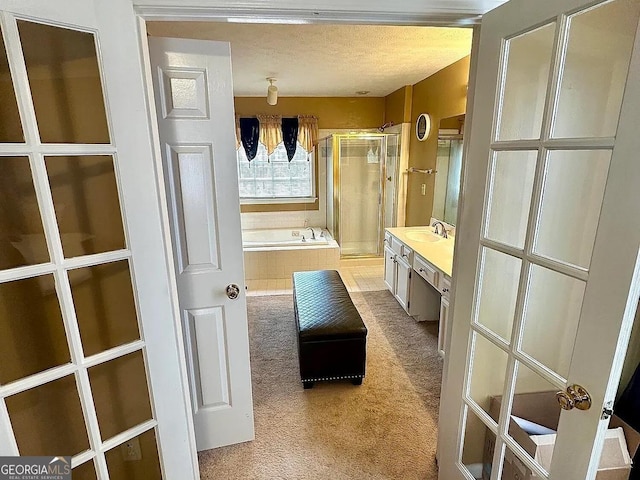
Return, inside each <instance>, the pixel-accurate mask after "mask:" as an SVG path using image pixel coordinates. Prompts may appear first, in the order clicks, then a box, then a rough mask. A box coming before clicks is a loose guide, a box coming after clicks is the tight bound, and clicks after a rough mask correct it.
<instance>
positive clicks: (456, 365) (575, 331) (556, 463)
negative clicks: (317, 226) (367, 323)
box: [439, 0, 640, 480]
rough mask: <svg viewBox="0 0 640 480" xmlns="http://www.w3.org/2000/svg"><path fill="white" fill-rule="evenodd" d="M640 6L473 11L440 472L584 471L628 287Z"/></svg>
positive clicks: (606, 394) (515, 3)
mask: <svg viewBox="0 0 640 480" xmlns="http://www.w3.org/2000/svg"><path fill="white" fill-rule="evenodd" d="M639 17H640V2H638V1H637V0H611V1H606V2H598V1H595V2H594V1H590V0H589V1H586V0H540V1H536V2H532V1H530V0H511V1H510V2H508V3H507V4H505V5H503V6H501V7H499V8H497V9H496V10H494V11H492V12H490V13H488V14H487V15H485V16H484V17H483V20H482V27H481V33H480V43H479V48H478V52H477V58H476V60H477V65H478V68H477V75H476V83H475V90H474V94H473V96H472V98H474V103H473V111H472V115H473V119H472V126H471V137H470V141H469V151H468V154H467V155H466V166H465V179H464V191H463V194H462V199H463V209H462V214H461V220H460V225H459V229H458V235H457V236H456V252H455V266H454V275H453V278H454V282H455V283H456V285H455V287H454V295H455V299H454V303H453V305H452V308H453V323H452V329H453V331H452V334H451V339H450V346H448V348H445V350H446V351H447V356H446V365H445V368H446V375H445V376H446V379H447V381H446V385H445V387H444V388H445V390H444V392H443V400H442V409H441V412H440V419H441V425H440V427H441V428H440V432H441V433H440V439H439V440H440V442H439V446H440V448H439V454H440V457H439V459H440V478H442V479H446V480H453V479H458V478H468V479H469V478H473V476H472V474H471V472H474V473H479V472H481V471H483V474H484V477H483V478H488V477H490V478H491V479H492V480H496V479H499V478H515V476H516V475H520V476H522V475H524V474H525V471H526V470H529V471H530V472H533V473H534V474H535V475H537V476H539V477H540V478H552V479H563V480H572V479H575V480H578V479H579V480H584V479H589V480H591V479H593V478H594V477H595V474H596V470H597V468H598V464H599V459H600V453H601V451H602V445H603V439H604V435H605V432H606V429H607V427H608V425H609V414H608V413H607V411H606V410H607V409H610V408H611V406H612V405H613V400H614V398H615V394H616V390H617V386H618V382H619V378H620V372H621V369H622V364H623V360H624V355H625V352H626V349H627V344H628V341H629V333H630V329H631V325H632V322H633V318H634V315H635V311H636V309H637V305H638V297H639V295H640V263H639V261H638V253H639V247H640V189H638V182H639V181H640V162H638V159H637V152H638V151H639V150H640V136H639V135H638V133H637V126H638V124H639V122H640V48H638V45H639V42H640V36H638V35H637V32H638V19H639ZM445 347H447V346H445ZM574 385H580V386H582V387H584V388H585V389H586V391H587V392H588V393H589V394H590V397H591V401H592V404H591V407H590V408H589V409H585V410H581V409H579V408H577V405H580V406H585V407H586V406H588V404H587V402H584V401H582V399H581V398H579V396H576V395H574V394H572V393H570V390H571V387H572V386H574ZM574 391H575V388H574ZM558 393H559V394H560V396H559V399H560V400H564V407H566V408H565V409H563V410H560V402H559V401H557V399H556V394H558ZM525 399H528V400H529V405H528V407H527V408H523V407H522V406H523V401H524V400H525ZM568 400H570V401H568ZM574 405H575V406H576V407H575V408H571V407H572V406H574ZM512 415H516V416H521V417H525V418H526V417H527V416H530V418H528V419H529V420H533V421H534V422H537V423H542V424H544V425H545V426H546V427H549V428H552V429H553V430H555V429H557V438H556V441H555V446H554V447H552V449H551V450H552V451H550V452H549V453H548V455H546V456H544V455H543V456H540V455H534V451H535V447H533V446H532V445H531V444H530V442H529V441H528V436H526V435H524V436H521V435H519V434H518V428H517V427H516V426H515V424H514V423H513V422H512V421H511V419H512ZM518 471H520V473H519V474H518ZM527 478H528V477H527Z"/></svg>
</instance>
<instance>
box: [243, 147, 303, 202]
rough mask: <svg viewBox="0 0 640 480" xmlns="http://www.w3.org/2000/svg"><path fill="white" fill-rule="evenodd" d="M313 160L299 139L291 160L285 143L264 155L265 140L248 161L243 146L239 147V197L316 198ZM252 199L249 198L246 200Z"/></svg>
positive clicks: (271, 198) (263, 198) (254, 198)
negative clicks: (269, 153)
mask: <svg viewBox="0 0 640 480" xmlns="http://www.w3.org/2000/svg"><path fill="white" fill-rule="evenodd" d="M314 166H315V162H314V159H313V154H308V153H307V151H306V150H305V149H304V148H302V146H301V145H300V143H298V144H297V146H296V153H295V155H294V156H293V159H292V160H291V162H289V159H288V158H287V152H286V150H285V148H284V143H280V144H278V146H277V147H276V149H275V150H274V152H273V153H272V154H271V155H267V149H266V148H265V146H264V144H262V143H259V144H258V153H257V154H256V157H255V158H254V159H253V160H251V162H249V161H248V160H247V155H246V153H245V151H244V148H243V147H242V146H240V148H239V149H238V179H239V185H240V199H241V200H244V201H245V202H243V203H259V202H260V201H266V202H268V201H269V200H275V199H277V200H278V201H279V202H282V201H283V200H284V201H286V200H288V199H291V200H296V201H298V202H300V201H301V200H315V191H314V190H315V181H314V175H315V172H314ZM249 200H251V201H249ZM256 200H257V202H256Z"/></svg>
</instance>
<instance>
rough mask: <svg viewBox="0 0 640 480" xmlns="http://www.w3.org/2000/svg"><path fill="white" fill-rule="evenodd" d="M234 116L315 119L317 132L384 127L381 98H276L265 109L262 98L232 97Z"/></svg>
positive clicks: (264, 102) (382, 99)
mask: <svg viewBox="0 0 640 480" xmlns="http://www.w3.org/2000/svg"><path fill="white" fill-rule="evenodd" d="M234 103H235V110H236V115H240V116H249V115H256V114H270V115H285V116H287V115H290V116H295V115H315V116H316V117H318V128H331V129H338V128H358V129H360V128H377V127H379V126H381V125H382V124H383V123H384V106H385V99H384V98H370V97H363V98H360V97H280V98H278V104H277V105H273V106H271V105H268V104H267V101H266V99H265V98H264V97H236V98H235V99H234Z"/></svg>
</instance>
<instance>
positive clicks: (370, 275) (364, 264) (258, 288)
mask: <svg viewBox="0 0 640 480" xmlns="http://www.w3.org/2000/svg"><path fill="white" fill-rule="evenodd" d="M338 271H339V272H340V276H341V277H342V280H343V281H344V284H345V286H346V287H347V290H348V291H350V292H371V291H376V290H385V289H386V288H387V287H386V286H385V284H384V280H383V274H384V259H383V258H362V259H349V260H340V267H339V269H338ZM246 283H247V295H248V296H260V295H286V294H290V293H291V292H292V290H291V279H290V278H286V279H285V278H272V279H267V280H247V281H246Z"/></svg>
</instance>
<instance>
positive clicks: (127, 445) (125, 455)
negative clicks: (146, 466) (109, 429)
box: [120, 438, 142, 462]
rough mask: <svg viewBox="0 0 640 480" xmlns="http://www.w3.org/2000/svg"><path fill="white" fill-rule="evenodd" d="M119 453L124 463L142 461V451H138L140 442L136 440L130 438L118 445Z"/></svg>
mask: <svg viewBox="0 0 640 480" xmlns="http://www.w3.org/2000/svg"><path fill="white" fill-rule="evenodd" d="M120 451H121V453H122V459H123V460H124V461H125V462H135V461H137V460H142V450H140V440H139V439H138V438H132V439H131V440H129V441H128V442H124V443H123V444H122V445H120Z"/></svg>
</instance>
